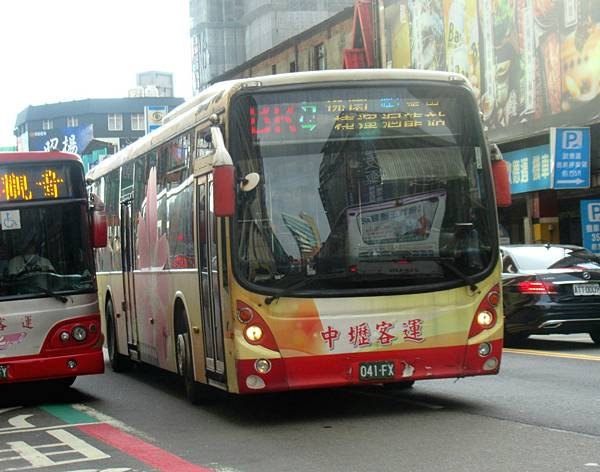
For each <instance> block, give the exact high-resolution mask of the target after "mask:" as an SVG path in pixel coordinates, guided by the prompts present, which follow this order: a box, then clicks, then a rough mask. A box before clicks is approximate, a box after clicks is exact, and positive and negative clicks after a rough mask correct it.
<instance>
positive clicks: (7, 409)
mask: <svg viewBox="0 0 600 472" xmlns="http://www.w3.org/2000/svg"><path fill="white" fill-rule="evenodd" d="M21 408H23V407H22V406H13V407H10V408H2V409H0V415H2V414H3V413H7V412H9V411H14V410H19V409H21Z"/></svg>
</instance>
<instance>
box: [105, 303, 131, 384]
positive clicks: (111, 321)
mask: <svg viewBox="0 0 600 472" xmlns="http://www.w3.org/2000/svg"><path fill="white" fill-rule="evenodd" d="M105 313H106V344H107V347H108V362H109V363H110V367H111V369H112V370H113V371H114V372H125V371H126V370H127V369H128V368H129V359H128V358H127V357H126V356H124V355H123V354H121V353H120V352H119V348H118V344H117V325H116V323H115V309H114V307H113V303H112V300H111V299H110V298H109V299H108V301H107V302H106V310H105Z"/></svg>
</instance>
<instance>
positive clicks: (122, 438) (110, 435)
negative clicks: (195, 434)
mask: <svg viewBox="0 0 600 472" xmlns="http://www.w3.org/2000/svg"><path fill="white" fill-rule="evenodd" d="M78 428H79V429H80V430H81V431H83V432H84V433H85V434H88V435H89V436H92V437H94V438H96V439H99V440H100V441H102V442H104V443H106V444H108V445H110V446H112V447H114V448H115V449H119V450H120V451H123V452H124V453H125V454H127V455H129V456H132V457H135V458H136V459H138V460H140V461H142V462H143V463H145V464H148V465H149V466H151V467H154V468H155V469H158V470H160V471H164V472H214V470H213V469H207V468H206V467H201V466H199V465H195V464H192V463H191V462H188V461H186V460H183V459H182V458H181V457H178V456H176V455H173V454H171V453H169V452H167V451H165V450H163V449H161V448H159V447H156V446H153V445H152V444H149V443H147V442H145V441H142V440H141V439H139V438H136V437H135V436H132V435H131V434H127V433H125V432H123V431H121V430H120V429H117V428H115V427H113V426H110V425H108V424H104V423H97V424H88V425H81V426H78Z"/></svg>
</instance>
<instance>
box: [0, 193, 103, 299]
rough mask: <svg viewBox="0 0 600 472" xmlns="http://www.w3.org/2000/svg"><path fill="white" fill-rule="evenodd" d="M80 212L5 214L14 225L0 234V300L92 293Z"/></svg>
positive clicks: (44, 209) (57, 208)
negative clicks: (9, 216)
mask: <svg viewBox="0 0 600 472" xmlns="http://www.w3.org/2000/svg"><path fill="white" fill-rule="evenodd" d="M85 208H86V207H85V203H81V202H74V203H66V204H65V203H60V204H50V205H49V204H46V205H37V206H26V207H22V208H20V209H18V210H14V209H12V210H11V211H10V215H11V218H13V221H15V222H17V221H18V224H15V225H13V227H12V228H11V229H8V228H7V227H6V225H5V227H4V228H5V229H3V230H2V231H0V299H2V298H22V297H30V296H54V295H55V294H57V293H74V292H86V291H90V290H94V278H93V273H94V269H93V256H92V253H91V249H89V244H88V238H89V235H88V230H87V220H86V213H85ZM5 213H6V212H5Z"/></svg>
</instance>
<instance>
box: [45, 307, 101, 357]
mask: <svg viewBox="0 0 600 472" xmlns="http://www.w3.org/2000/svg"><path fill="white" fill-rule="evenodd" d="M99 340H101V333H100V317H99V316H98V315H92V316H85V317H82V318H75V319H70V320H66V321H63V322H62V323H58V324H56V325H55V326H54V327H53V328H52V330H51V331H50V334H48V336H47V337H46V341H45V342H44V348H43V351H54V350H57V349H73V348H78V347H84V346H85V347H86V348H88V349H89V347H90V345H96V346H100V347H101V342H100V343H99V342H98V341H99Z"/></svg>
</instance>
